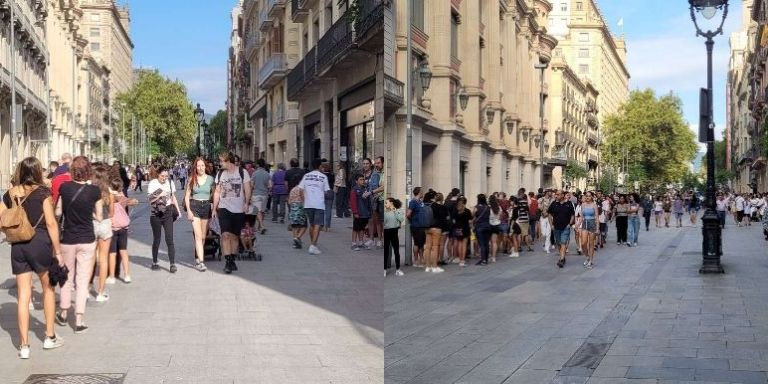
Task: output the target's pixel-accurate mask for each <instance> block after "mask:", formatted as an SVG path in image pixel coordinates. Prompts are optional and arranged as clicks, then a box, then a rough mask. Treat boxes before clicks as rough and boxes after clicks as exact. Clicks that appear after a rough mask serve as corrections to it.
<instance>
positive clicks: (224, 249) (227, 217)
mask: <svg viewBox="0 0 768 384" xmlns="http://www.w3.org/2000/svg"><path fill="white" fill-rule="evenodd" d="M236 161H237V160H236V158H235V155H234V154H233V153H232V152H226V151H225V152H222V153H220V154H219V162H220V163H221V169H220V170H219V173H218V174H217V175H216V178H215V179H214V183H215V184H216V187H215V190H214V194H213V210H212V211H211V215H212V219H215V220H219V226H220V228H221V253H222V254H223V255H224V258H225V260H226V263H225V265H224V273H227V274H229V273H232V272H233V271H237V264H235V257H236V256H237V253H238V249H239V248H238V247H239V246H240V232H241V231H242V230H243V225H244V224H245V212H247V211H248V207H249V205H250V203H251V201H250V200H251V183H250V179H249V176H248V172H246V171H245V170H244V169H243V168H241V167H239V166H238V165H237V163H236Z"/></svg>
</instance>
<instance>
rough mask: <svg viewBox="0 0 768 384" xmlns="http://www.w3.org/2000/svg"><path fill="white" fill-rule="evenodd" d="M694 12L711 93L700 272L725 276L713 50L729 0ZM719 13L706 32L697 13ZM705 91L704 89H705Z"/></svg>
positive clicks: (705, 115)
mask: <svg viewBox="0 0 768 384" xmlns="http://www.w3.org/2000/svg"><path fill="white" fill-rule="evenodd" d="M688 3H689V5H690V11H691V20H692V21H693V25H694V26H695V27H696V36H703V37H704V38H706V39H707V40H706V42H705V45H706V47H707V90H706V92H702V94H704V93H706V101H707V102H706V103H703V104H705V105H702V106H701V107H703V108H702V109H704V108H706V111H704V110H702V111H701V113H700V115H701V116H702V119H701V121H700V125H701V126H700V127H699V141H706V143H707V192H706V193H707V196H706V201H707V205H706V211H705V212H704V216H703V217H702V219H701V221H702V223H703V228H702V235H703V241H702V256H703V260H702V265H701V268H700V269H699V273H723V272H724V270H723V266H722V265H721V264H720V257H721V256H722V254H723V238H722V235H723V234H722V230H721V228H720V222H719V220H718V217H717V212H716V211H715V151H714V149H715V148H714V147H715V145H714V141H715V123H714V120H713V117H714V113H713V110H712V48H713V47H714V45H715V42H714V40H712V38H713V37H715V36H717V35H719V34H722V33H723V23H725V18H726V17H727V16H728V0H688ZM718 12H722V16H721V19H720V24H719V25H718V27H717V29H715V30H714V31H712V30H707V31H706V32H704V31H702V29H701V28H700V27H699V23H698V22H697V20H696V14H697V13H698V14H701V16H702V17H704V18H705V19H707V20H711V19H712V18H713V17H715V15H716V14H717V13H718ZM702 91H703V90H702Z"/></svg>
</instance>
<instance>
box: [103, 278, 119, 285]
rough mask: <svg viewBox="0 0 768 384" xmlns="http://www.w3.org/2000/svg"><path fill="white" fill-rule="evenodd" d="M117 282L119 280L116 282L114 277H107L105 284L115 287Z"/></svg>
mask: <svg viewBox="0 0 768 384" xmlns="http://www.w3.org/2000/svg"><path fill="white" fill-rule="evenodd" d="M116 281H117V280H115V278H114V277H107V280H106V281H105V283H107V284H109V285H114V284H115V282H116Z"/></svg>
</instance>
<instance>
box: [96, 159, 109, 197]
mask: <svg viewBox="0 0 768 384" xmlns="http://www.w3.org/2000/svg"><path fill="white" fill-rule="evenodd" d="M110 171H111V167H108V166H105V165H99V166H97V167H95V168H94V169H93V184H94V185H95V186H97V187H99V191H101V200H102V201H103V202H104V203H106V204H109V197H110V193H109V187H110V185H111V184H112V183H111V181H112V177H111V176H110Z"/></svg>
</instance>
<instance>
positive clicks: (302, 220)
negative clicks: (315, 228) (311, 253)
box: [288, 186, 307, 249]
mask: <svg viewBox="0 0 768 384" xmlns="http://www.w3.org/2000/svg"><path fill="white" fill-rule="evenodd" d="M288 218H289V219H290V220H291V232H292V233H293V248H294V249H301V247H302V244H301V237H302V236H304V232H306V231H307V216H306V215H305V214H304V190H303V189H301V188H299V187H298V186H297V187H294V188H293V189H291V192H290V193H289V194H288Z"/></svg>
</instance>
